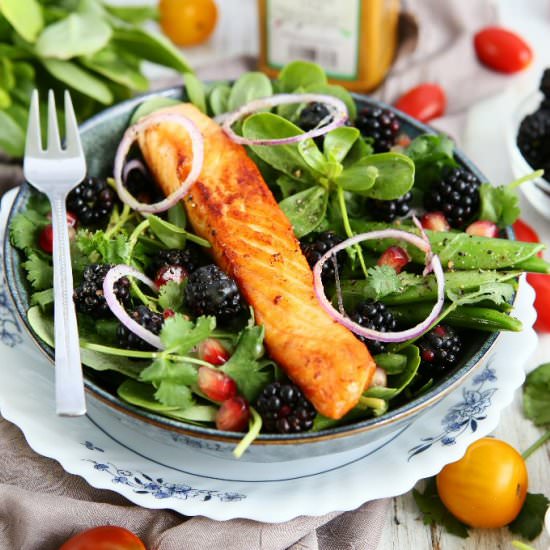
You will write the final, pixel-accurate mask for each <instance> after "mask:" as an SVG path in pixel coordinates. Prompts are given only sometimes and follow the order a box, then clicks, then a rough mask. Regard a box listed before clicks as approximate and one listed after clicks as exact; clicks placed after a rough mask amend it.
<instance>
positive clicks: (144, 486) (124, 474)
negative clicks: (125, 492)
mask: <svg viewBox="0 0 550 550" xmlns="http://www.w3.org/2000/svg"><path fill="white" fill-rule="evenodd" d="M87 443H89V442H87ZM91 445H92V446H93V447H94V450H98V451H101V452H104V451H103V450H102V449H99V447H95V445H93V444H91ZM86 446H87V445H86ZM88 448H89V447H88ZM84 460H86V461H87V462H91V463H92V464H93V465H94V469H95V470H97V471H99V472H104V473H105V474H108V475H110V476H111V481H112V482H113V483H114V484H121V485H126V486H127V487H131V488H132V489H133V491H134V493H137V494H139V495H147V494H148V495H151V496H153V497H155V498H157V499H166V498H178V499H182V500H189V499H197V500H201V501H203V502H206V501H208V500H211V499H212V498H217V499H218V500H219V501H220V502H237V501H240V500H243V499H245V498H246V495H243V494H242V493H236V492H226V491H215V490H209V489H195V488H193V487H191V486H190V485H187V484H186V483H170V482H168V481H165V480H164V479H163V478H160V477H159V478H156V479H155V478H153V477H152V476H149V475H147V474H144V473H143V472H140V473H138V474H136V473H134V472H131V471H130V470H125V469H121V468H118V467H117V466H115V465H114V464H112V463H110V462H98V461H97V460H90V459H84Z"/></svg>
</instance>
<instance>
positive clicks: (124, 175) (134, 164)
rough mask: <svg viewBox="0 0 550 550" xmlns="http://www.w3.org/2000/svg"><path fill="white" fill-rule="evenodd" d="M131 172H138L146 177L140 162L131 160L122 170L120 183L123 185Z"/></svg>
mask: <svg viewBox="0 0 550 550" xmlns="http://www.w3.org/2000/svg"><path fill="white" fill-rule="evenodd" d="M132 170H138V171H139V172H141V173H142V174H143V175H144V176H147V168H145V165H144V164H143V162H141V160H139V159H132V160H130V161H128V162H127V163H126V164H125V165H124V168H123V169H122V181H123V183H126V180H127V179H128V176H129V175H130V172H131V171H132Z"/></svg>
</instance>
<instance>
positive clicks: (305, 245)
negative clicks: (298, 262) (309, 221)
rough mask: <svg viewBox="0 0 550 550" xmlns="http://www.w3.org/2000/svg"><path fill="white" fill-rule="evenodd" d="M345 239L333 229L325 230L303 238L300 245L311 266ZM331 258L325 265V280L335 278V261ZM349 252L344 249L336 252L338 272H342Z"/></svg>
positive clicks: (323, 274)
mask: <svg viewBox="0 0 550 550" xmlns="http://www.w3.org/2000/svg"><path fill="white" fill-rule="evenodd" d="M343 240H344V239H343V238H342V237H340V236H339V235H337V234H336V233H334V232H333V231H325V232H323V233H317V234H314V235H313V236H310V237H309V238H308V239H302V240H301V241H300V247H301V249H302V254H303V255H304V256H305V257H306V260H307V263H308V264H309V265H310V267H312V268H313V266H314V265H315V264H316V263H317V262H318V261H319V259H320V258H321V256H322V255H323V254H324V253H325V252H326V251H327V250H330V249H331V248H332V247H333V246H336V245H337V244H339V243H341V242H342V241H343ZM333 258H334V256H333V257H332V258H330V259H329V260H328V261H327V262H326V263H325V265H324V266H323V271H322V274H321V275H322V278H323V280H324V281H327V282H328V281H333V280H334V261H333ZM346 258H347V253H346V251H345V250H342V251H340V252H338V253H337V254H336V264H337V266H338V272H339V273H341V272H342V269H343V268H344V265H345V263H346Z"/></svg>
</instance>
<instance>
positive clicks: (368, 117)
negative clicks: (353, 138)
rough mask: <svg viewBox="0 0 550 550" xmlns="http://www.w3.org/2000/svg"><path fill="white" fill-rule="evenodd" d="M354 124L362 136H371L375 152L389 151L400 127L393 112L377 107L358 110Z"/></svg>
mask: <svg viewBox="0 0 550 550" xmlns="http://www.w3.org/2000/svg"><path fill="white" fill-rule="evenodd" d="M355 126H356V127H357V128H358V129H359V131H360V132H361V134H362V135H363V136H364V137H369V138H372V140H373V147H374V152H375V153H384V152H386V151H389V150H390V149H391V147H392V146H393V145H394V144H395V140H396V138H397V135H398V134H399V130H400V129H401V125H400V124H399V120H398V119H397V117H396V116H395V113H393V112H392V111H389V110H387V109H380V108H379V107H365V108H364V109H362V110H361V111H359V114H358V115H357V118H356V119H355Z"/></svg>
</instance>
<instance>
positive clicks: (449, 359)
mask: <svg viewBox="0 0 550 550" xmlns="http://www.w3.org/2000/svg"><path fill="white" fill-rule="evenodd" d="M418 347H419V349H420V358H421V359H422V363H421V366H420V369H421V371H422V375H423V377H424V378H426V377H427V376H430V377H434V376H436V375H437V374H441V372H444V371H447V370H449V369H450V368H452V367H454V366H455V365H456V364H457V363H458V360H459V354H460V351H461V349H462V341H461V339H460V337H459V336H458V334H457V333H456V332H455V331H454V330H453V329H452V328H451V327H450V326H448V325H444V324H440V325H436V326H435V327H434V328H433V329H432V330H431V331H430V332H428V333H427V334H425V335H424V336H422V338H420V340H418Z"/></svg>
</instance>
